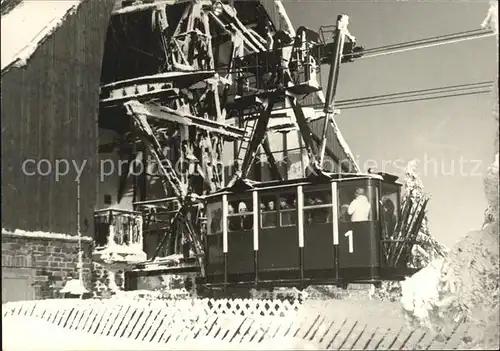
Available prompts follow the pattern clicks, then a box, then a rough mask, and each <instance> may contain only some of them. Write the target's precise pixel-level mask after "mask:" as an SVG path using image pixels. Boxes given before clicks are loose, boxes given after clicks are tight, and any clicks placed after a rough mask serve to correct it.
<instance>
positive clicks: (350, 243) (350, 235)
mask: <svg viewBox="0 0 500 351" xmlns="http://www.w3.org/2000/svg"><path fill="white" fill-rule="evenodd" d="M344 236H345V237H346V238H348V240H349V253H353V252H354V243H353V239H352V230H349V231H348V232H347V233H345V234H344Z"/></svg>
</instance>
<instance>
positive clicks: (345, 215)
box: [339, 204, 350, 222]
mask: <svg viewBox="0 0 500 351" xmlns="http://www.w3.org/2000/svg"><path fill="white" fill-rule="evenodd" d="M348 210H349V205H348V204H344V205H342V206H341V207H340V211H339V219H340V221H341V222H349V221H350V218H349V214H348V213H347V211H348Z"/></svg>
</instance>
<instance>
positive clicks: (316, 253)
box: [204, 174, 414, 288]
mask: <svg viewBox="0 0 500 351" xmlns="http://www.w3.org/2000/svg"><path fill="white" fill-rule="evenodd" d="M396 180H397V177H395V176H391V175H387V174H366V175H359V174H352V175H351V174H350V175H346V174H330V175H328V176H327V177H321V179H317V178H316V177H314V178H305V179H294V180H290V181H284V182H283V181H280V182H274V181H272V182H264V183H256V184H253V185H252V186H251V187H246V188H245V187H243V188H242V187H241V186H235V187H233V188H231V189H226V190H224V191H221V192H219V193H216V194H212V195H209V196H207V197H206V201H207V202H206V216H207V227H206V230H207V235H206V270H205V272H206V277H205V281H204V285H205V286H206V287H208V288H210V287H213V288H218V287H221V286H231V285H236V286H244V285H254V286H256V285H257V286H266V285H267V286H288V285H291V286H296V287H300V288H304V287H306V286H308V285H312V284H324V285H330V284H331V285H338V286H346V285H347V284H349V283H369V284H378V283H380V282H381V281H382V280H401V279H403V277H404V276H405V275H407V274H411V273H413V272H414V271H413V270H411V269H408V268H407V258H408V256H409V251H410V250H400V251H401V252H400V253H398V254H399V258H398V259H397V260H391V259H389V258H390V252H391V251H395V250H398V247H403V246H401V245H399V246H398V244H400V240H399V241H398V240H394V239H393V238H394V232H395V231H396V230H397V227H398V222H399V219H400V217H401V210H400V208H401V206H400V201H401V198H400V189H401V184H399V183H397V182H396ZM409 244H411V243H409ZM410 249H411V247H410Z"/></svg>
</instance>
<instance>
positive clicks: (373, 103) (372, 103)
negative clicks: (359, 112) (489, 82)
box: [336, 90, 491, 110]
mask: <svg viewBox="0 0 500 351" xmlns="http://www.w3.org/2000/svg"><path fill="white" fill-rule="evenodd" d="M490 92H491V90H479V91H470V92H464V93H453V94H448V95H438V96H427V97H417V96H415V98H413V99H406V100H404V99H403V100H395V101H385V102H379V101H369V102H366V103H359V104H351V105H342V104H341V103H340V102H339V103H338V104H337V105H336V107H337V108H339V109H340V110H350V109H356V108H363V107H374V106H383V105H394V104H402V103H409V102H418V101H428V100H436V99H444V98H451V97H459V96H468V95H478V94H488V93H490Z"/></svg>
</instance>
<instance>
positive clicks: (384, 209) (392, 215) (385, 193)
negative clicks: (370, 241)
mask: <svg viewBox="0 0 500 351" xmlns="http://www.w3.org/2000/svg"><path fill="white" fill-rule="evenodd" d="M380 189H381V194H380V219H381V220H382V233H383V234H384V236H385V237H390V236H392V235H393V234H394V229H395V227H396V223H397V222H398V221H399V187H398V186H397V185H393V184H384V183H382V185H381V187H380Z"/></svg>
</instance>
